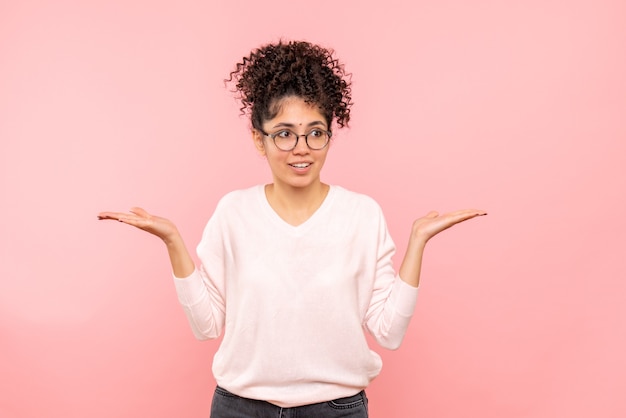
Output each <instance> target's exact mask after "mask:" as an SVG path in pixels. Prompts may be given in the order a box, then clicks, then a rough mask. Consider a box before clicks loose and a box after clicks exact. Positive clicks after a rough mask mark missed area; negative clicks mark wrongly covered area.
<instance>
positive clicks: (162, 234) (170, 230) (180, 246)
mask: <svg viewBox="0 0 626 418" xmlns="http://www.w3.org/2000/svg"><path fill="white" fill-rule="evenodd" d="M98 219H100V220H116V221H119V222H123V223H125V224H128V225H131V226H134V227H136V228H139V229H141V230H143V231H146V232H149V233H150V234H152V235H155V236H157V237H159V238H161V240H162V241H163V242H164V243H165V246H166V247H167V252H168V254H169V257H170V262H171V264H172V272H173V273H174V276H176V277H179V278H184V277H187V276H189V275H191V273H193V271H194V270H195V268H196V266H195V264H194V262H193V259H192V258H191V256H190V255H189V251H187V247H186V246H185V242H184V241H183V238H182V237H181V235H180V233H179V232H178V229H177V228H176V225H174V224H173V223H172V222H171V221H169V220H168V219H165V218H161V217H159V216H154V215H151V214H149V213H148V212H146V211H145V210H144V209H142V208H132V209H131V210H130V212H129V213H123V212H101V213H99V214H98Z"/></svg>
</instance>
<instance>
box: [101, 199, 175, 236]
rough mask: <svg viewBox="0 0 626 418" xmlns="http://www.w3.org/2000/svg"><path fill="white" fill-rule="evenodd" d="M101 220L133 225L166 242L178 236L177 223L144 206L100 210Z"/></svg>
mask: <svg viewBox="0 0 626 418" xmlns="http://www.w3.org/2000/svg"><path fill="white" fill-rule="evenodd" d="M98 219H100V220H114V221H119V222H123V223H125V224H128V225H132V226H134V227H136V228H139V229H141V230H144V231H146V232H149V233H151V234H152V235H156V236H157V237H159V238H161V239H162V240H163V241H165V243H168V242H171V241H173V240H174V239H175V238H176V237H177V236H178V229H177V228H176V225H174V223H172V222H171V221H170V220H168V219H165V218H161V217H160V216H155V215H151V214H149V213H148V212H146V211H145V210H144V209H142V208H137V207H135V208H131V209H130V211H129V212H100V213H99V214H98Z"/></svg>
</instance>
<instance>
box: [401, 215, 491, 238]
mask: <svg viewBox="0 0 626 418" xmlns="http://www.w3.org/2000/svg"><path fill="white" fill-rule="evenodd" d="M486 214H487V212H485V211H483V210H478V209H464V210H458V211H455V212H450V213H446V214H443V215H439V213H438V212H435V211H432V212H429V213H428V214H427V215H426V216H424V217H422V218H419V219H417V220H416V221H415V222H413V230H412V238H413V239H417V240H419V241H421V242H423V243H426V242H427V241H428V240H429V239H431V238H432V237H434V236H435V235H437V234H438V233H440V232H441V231H445V230H446V229H448V228H450V227H451V226H454V225H456V224H458V223H461V222H464V221H467V220H469V219H472V218H475V217H477V216H484V215H486Z"/></svg>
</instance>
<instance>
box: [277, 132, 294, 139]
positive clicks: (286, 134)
mask: <svg viewBox="0 0 626 418" xmlns="http://www.w3.org/2000/svg"><path fill="white" fill-rule="evenodd" d="M292 135H293V134H292V133H291V131H278V132H276V136H277V137H279V138H283V139H286V138H291V136H292Z"/></svg>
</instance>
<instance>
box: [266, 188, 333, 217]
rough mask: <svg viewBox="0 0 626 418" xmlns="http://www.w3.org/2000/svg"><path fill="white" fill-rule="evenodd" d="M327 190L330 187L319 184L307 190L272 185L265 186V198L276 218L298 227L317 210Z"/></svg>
mask: <svg viewBox="0 0 626 418" xmlns="http://www.w3.org/2000/svg"><path fill="white" fill-rule="evenodd" d="M329 190H330V186H329V185H328V184H325V183H321V182H320V183H317V184H316V185H311V186H310V187H307V188H294V187H289V186H286V187H284V186H283V187H281V186H280V185H279V184H277V183H272V184H268V185H266V186H265V196H266V197H267V201H268V202H269V204H270V206H271V207H272V209H274V211H275V212H276V213H277V214H278V216H280V217H281V218H282V219H283V220H284V221H285V222H287V223H288V224H290V225H293V226H298V225H300V224H302V223H304V222H306V221H307V220H308V219H309V218H310V217H311V216H312V215H313V214H314V213H315V211H316V210H317V209H319V207H320V206H321V205H322V203H323V202H324V199H325V198H326V196H327V195H328V191H329Z"/></svg>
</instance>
